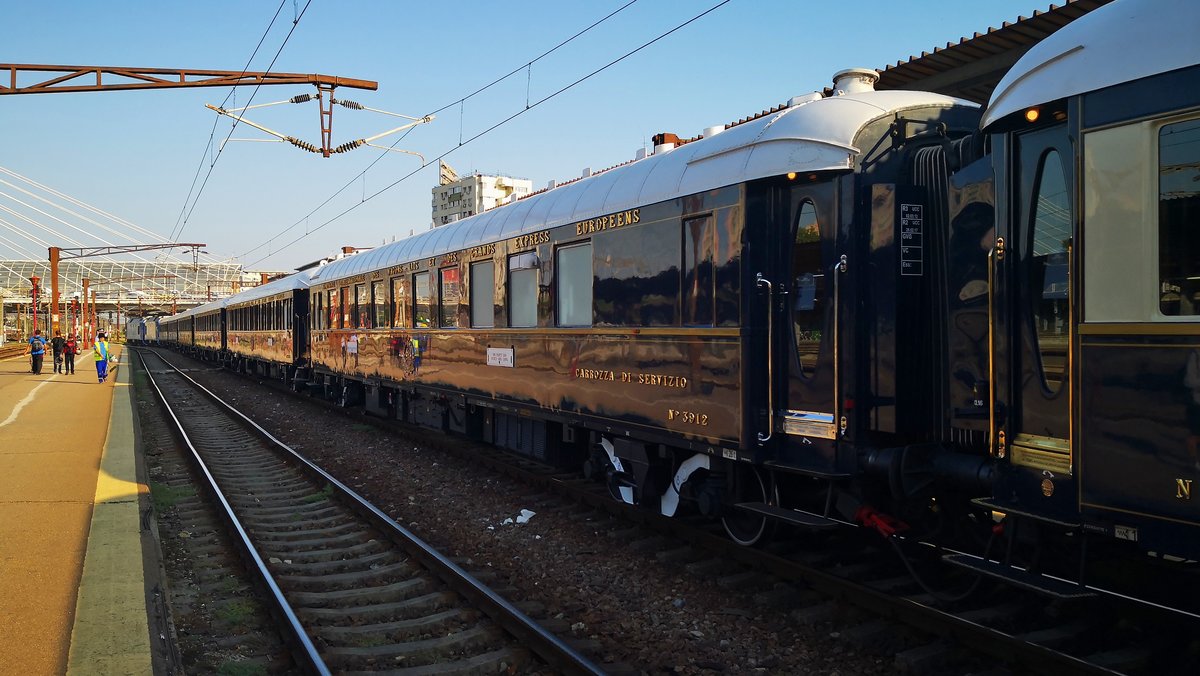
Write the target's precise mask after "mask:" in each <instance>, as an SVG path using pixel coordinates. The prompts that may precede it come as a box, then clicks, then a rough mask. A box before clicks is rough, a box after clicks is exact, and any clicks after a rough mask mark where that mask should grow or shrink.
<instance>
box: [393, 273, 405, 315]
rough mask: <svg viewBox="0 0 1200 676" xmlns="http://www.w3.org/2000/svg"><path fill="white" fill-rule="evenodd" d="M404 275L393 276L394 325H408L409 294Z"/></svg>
mask: <svg viewBox="0 0 1200 676" xmlns="http://www.w3.org/2000/svg"><path fill="white" fill-rule="evenodd" d="M406 291H407V290H406V289H405V287H404V278H403V277H393V278H392V326H408V294H407V293H406Z"/></svg>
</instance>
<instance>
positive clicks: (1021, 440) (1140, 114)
mask: <svg viewBox="0 0 1200 676" xmlns="http://www.w3.org/2000/svg"><path fill="white" fill-rule="evenodd" d="M1160 13H1161V14H1160ZM1165 14H1169V15H1170V16H1171V17H1172V18H1171V19H1170V21H1167V22H1164V21H1162V20H1161V19H1160V16H1162V15H1165ZM1197 26H1200V6H1196V5H1195V4H1194V3H1189V2H1182V1H1161V2H1150V1H1140V2H1139V1H1136V0H1122V1H1121V2H1117V3H1114V4H1113V5H1110V6H1106V7H1104V8H1102V9H1099V10H1097V11H1095V12H1093V13H1092V14H1089V15H1087V16H1085V17H1083V18H1081V19H1079V20H1077V21H1075V22H1073V23H1071V24H1069V25H1068V26H1066V27H1065V28H1063V29H1061V30H1060V31H1059V32H1057V33H1055V34H1054V35H1052V36H1050V37H1049V38H1047V39H1046V40H1044V41H1042V42H1041V43H1039V44H1038V45H1036V46H1035V47H1034V48H1033V49H1031V50H1030V51H1029V52H1028V54H1027V55H1026V56H1025V57H1023V58H1022V59H1021V60H1020V61H1019V62H1018V63H1017V64H1016V66H1015V67H1014V68H1013V69H1012V71H1011V72H1010V73H1009V74H1008V76H1006V78H1005V79H1004V80H1003V81H1002V82H1001V84H1000V86H999V87H998V88H997V89H996V91H995V95H994V98H993V100H992V102H991V104H990V106H989V108H988V109H987V110H986V111H982V117H981V111H980V110H979V109H978V108H977V107H976V106H974V105H972V104H969V103H967V102H964V101H960V100H956V99H952V98H948V97H944V96H940V95H936V94H930V93H926V92H902V91H875V90H874V88H873V86H872V85H873V82H874V80H875V79H876V78H877V75H876V73H875V72H874V71H869V70H849V71H843V72H841V73H839V74H837V76H835V83H834V87H833V90H832V92H831V93H828V94H826V95H823V94H821V93H814V94H810V95H807V96H802V97H797V98H795V99H792V100H791V101H789V102H788V104H787V105H785V106H781V107H779V108H777V109H774V110H770V111H766V112H764V113H763V114H761V115H759V116H757V117H754V118H752V119H750V120H748V121H745V122H742V123H740V124H737V125H730V126H727V127H714V128H712V129H708V130H706V131H705V133H704V134H703V136H701V137H698V138H696V139H691V140H686V141H680V140H678V139H676V138H674V137H672V136H670V135H660V136H658V137H656V139H655V147H654V152H653V153H652V154H650V155H649V156H647V157H644V158H639V159H638V160H636V161H633V162H630V163H627V164H624V165H621V166H618V167H615V168H612V169H610V170H607V171H604V172H600V173H598V174H595V175H592V176H590V177H586V178H583V179H580V180H577V181H574V182H571V183H569V184H566V185H562V186H559V187H557V188H554V189H552V190H548V191H544V192H542V193H538V194H535V195H533V196H530V197H528V198H525V199H522V200H519V201H517V202H515V203H513V204H510V205H507V206H504V207H501V208H498V209H494V210H491V211H488V212H486V213H483V214H479V215H476V216H473V217H470V218H466V219H463V220H461V221H458V222H455V223H452V224H450V225H447V226H444V227H439V228H436V229H434V230H431V231H429V232H426V233H422V234H421V235H418V236H415V237H411V238H408V239H405V240H402V241H399V242H396V243H394V244H390V245H387V246H384V247H381V248H378V249H374V250H372V251H370V252H366V253H362V254H359V255H355V256H352V257H348V258H344V259H342V260H339V261H336V262H333V263H330V264H328V265H325V266H323V267H321V268H319V269H317V270H316V271H315V272H313V273H311V276H304V277H301V276H298V275H297V276H293V277H289V278H286V279H285V280H279V281H278V282H274V283H272V284H270V285H267V286H265V287H260V288H259V289H254V290H251V291H247V292H244V293H243V294H239V295H235V296H233V297H232V298H229V299H226V300H224V301H220V302H219V303H214V304H209V305H208V306H201V307H200V308H197V309H196V310H193V311H189V312H188V313H183V314H181V315H178V316H176V317H174V318H170V319H169V320H164V321H163V324H162V327H161V329H160V338H163V339H166V338H167V337H168V336H169V337H170V340H173V341H175V342H178V343H181V344H184V345H187V346H190V347H191V348H193V349H197V350H199V351H201V352H204V353H207V354H209V355H211V356H214V357H220V358H223V359H227V360H236V361H237V362H238V363H239V364H240V365H241V367H242V368H243V369H246V370H254V371H256V372H258V373H261V374H264V375H272V376H276V377H281V378H287V379H291V380H292V381H293V382H296V383H299V384H302V385H307V386H309V387H312V388H313V389H314V390H319V391H320V392H322V393H324V394H325V395H326V396H330V397H334V398H337V399H339V400H340V401H341V402H342V403H344V404H346V405H352V404H353V405H357V404H359V403H361V404H363V405H364V406H365V407H366V408H367V409H368V410H370V411H372V412H374V413H377V414H380V415H386V416H390V417H397V418H400V419H403V420H407V421H410V422H413V423H416V424H421V425H426V426H430V427H434V428H437V429H443V430H450V431H454V432H458V433H461V434H464V435H466V436H469V437H471V438H473V439H479V440H483V441H486V442H489V443H493V444H496V445H499V446H502V447H505V448H508V449H511V450H513V451H515V452H518V453H522V454H525V455H529V456H532V457H536V458H539V459H542V460H545V461H548V462H552V463H555V464H558V465H562V466H566V467H574V468H578V469H580V470H582V471H584V472H585V473H587V474H589V475H590V476H593V477H596V478H599V479H601V480H603V481H605V482H606V483H607V484H608V486H609V489H610V491H611V493H612V495H613V497H614V498H616V499H618V500H622V501H625V502H628V503H631V504H637V505H641V506H644V507H646V508H647V509H652V510H654V511H657V512H661V513H663V514H667V515H674V514H676V513H677V512H678V511H679V510H680V509H682V508H684V507H683V505H685V504H686V505H687V509H694V510H698V511H700V512H702V513H704V514H708V515H711V516H714V517H719V518H721V519H722V521H723V523H724V525H725V528H726V530H727V532H728V533H729V535H730V536H731V537H732V538H733V539H734V540H736V541H738V542H740V543H742V544H746V545H752V544H755V543H757V542H759V541H760V540H762V539H763V538H764V537H765V536H766V535H767V534H768V533H769V532H770V531H771V529H772V526H774V525H776V524H779V523H788V524H792V525H794V526H798V527H801V528H807V529H825V528H837V527H842V526H844V525H852V524H863V525H868V526H872V527H875V528H877V529H879V530H881V531H882V532H884V533H892V532H894V531H895V530H897V529H899V530H906V529H907V530H909V532H911V533H912V534H914V535H916V536H919V537H922V538H935V539H938V540H939V541H940V542H942V543H944V544H949V545H950V546H952V547H956V548H959V549H963V550H970V549H971V546H969V545H967V544H965V543H966V542H970V541H972V538H971V536H970V535H969V533H970V532H974V533H975V534H977V535H979V536H980V538H981V539H982V538H986V537H987V534H988V533H990V532H992V530H993V525H994V522H995V521H996V520H1001V519H1002V520H1003V523H1004V526H1003V528H1004V529H1005V530H1006V531H1007V533H1006V534H1007V535H1008V537H1009V553H1010V556H1009V558H1008V559H1007V560H1006V561H1005V562H1004V563H1000V562H995V561H988V560H987V559H985V558H983V557H981V556H979V555H978V553H977V551H976V553H964V554H956V555H952V556H950V557H949V558H950V560H951V562H952V563H956V564H959V565H962V566H966V567H968V568H972V569H974V570H976V571H978V572H982V573H987V574H990V575H993V576H997V577H1005V578H1009V579H1018V578H1019V579H1020V580H1021V581H1022V583H1023V584H1025V585H1026V586H1032V587H1037V588H1040V589H1041V590H1042V591H1046V592H1049V593H1059V594H1062V593H1066V592H1065V591H1064V590H1074V591H1075V592H1078V591H1079V589H1081V588H1083V587H1082V586H1081V585H1083V584H1084V583H1085V582H1087V579H1086V572H1085V567H1084V565H1083V563H1085V562H1086V561H1088V558H1087V556H1088V555H1087V553H1086V543H1087V541H1088V540H1089V538H1091V539H1093V540H1094V539H1097V538H1100V539H1102V540H1103V541H1105V542H1109V543H1111V544H1112V545H1113V546H1114V548H1115V550H1116V551H1117V552H1118V553H1119V552H1121V551H1122V550H1121V547H1122V546H1124V547H1126V548H1129V549H1133V548H1135V547H1137V548H1140V549H1142V550H1146V551H1152V552H1155V553H1158V554H1166V555H1171V556H1174V557H1181V558H1187V559H1194V558H1200V538H1197V530H1196V529H1197V526H1198V525H1200V490H1197V491H1196V493H1197V494H1196V495H1195V496H1193V482H1194V481H1195V480H1196V479H1197V478H1198V475H1200V456H1198V452H1197V449H1198V448H1200V324H1198V323H1197V319H1198V317H1200V281H1197V280H1200V229H1197V227H1196V224H1197V223H1200V65H1198V64H1200V41H1196V40H1195V39H1194V36H1192V35H1191V34H1190V33H1189V31H1191V30H1193V29H1194V28H1195V27H1197ZM1131 36H1133V37H1131ZM1130 44H1133V45H1137V48H1136V49H1131V48H1129V46H1128V45H1130ZM289 280H290V281H289ZM1018 525H1020V526H1021V527H1022V533H1021V534H1020V535H1017V528H1016V526H1018ZM964 532H965V533H968V535H965V536H964V535H963V533H964ZM1121 541H1126V544H1124V545H1122V542H1121ZM1043 545H1053V546H1054V547H1056V548H1062V547H1063V546H1064V545H1065V546H1066V548H1067V549H1068V550H1069V551H1068V553H1067V554H1066V555H1065V556H1061V557H1059V558H1058V559H1057V563H1048V564H1045V565H1044V566H1042V567H1039V565H1037V564H1028V565H1026V566H1020V567H1017V566H1016V565H1015V564H1017V563H1018V559H1020V558H1021V556H1020V554H1021V553H1022V552H1028V551H1034V552H1040V551H1041V548H1042V546H1043ZM1033 560H1034V561H1035V562H1036V561H1038V560H1039V558H1038V555H1036V554H1035V555H1034V556H1033ZM1068 560H1069V561H1072V562H1073V563H1072V566H1074V567H1070V566H1068V567H1066V568H1064V567H1063V566H1062V564H1061V562H1062V561H1068ZM1056 566H1057V567H1056ZM1025 568H1028V570H1026V569H1025ZM1064 571H1065V572H1064ZM1034 573H1043V575H1041V576H1040V577H1037V576H1035V575H1033V574H1034Z"/></svg>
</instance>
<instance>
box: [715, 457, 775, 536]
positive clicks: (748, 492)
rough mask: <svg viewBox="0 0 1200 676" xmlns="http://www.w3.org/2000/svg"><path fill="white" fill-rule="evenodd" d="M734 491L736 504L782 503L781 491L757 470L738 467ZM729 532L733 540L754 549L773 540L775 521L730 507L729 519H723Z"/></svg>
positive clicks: (727, 510) (728, 508)
mask: <svg viewBox="0 0 1200 676" xmlns="http://www.w3.org/2000/svg"><path fill="white" fill-rule="evenodd" d="M734 472H736V475H735V476H734V488H733V492H732V498H733V500H732V503H734V504H736V503H739V502H764V503H767V504H769V505H778V504H779V492H778V490H777V489H776V487H775V485H774V484H773V483H772V482H771V481H770V477H766V478H764V477H763V473H762V472H760V471H759V470H758V469H757V468H755V467H745V466H741V467H736V468H735V469H734ZM721 523H722V525H724V526H725V532H726V533H727V534H728V535H729V537H730V539H732V540H733V541H734V542H736V543H738V544H739V545H742V546H743V547H753V546H755V545H759V544H762V543H765V542H766V541H768V540H770V539H771V536H772V535H773V534H774V532H775V522H774V521H772V520H770V519H768V518H767V517H765V516H762V515H758V514H752V513H750V512H747V511H745V510H741V509H738V508H736V507H733V506H732V504H731V505H729V506H727V508H726V513H725V516H724V517H722V518H721Z"/></svg>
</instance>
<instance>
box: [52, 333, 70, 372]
mask: <svg viewBox="0 0 1200 676" xmlns="http://www.w3.org/2000/svg"><path fill="white" fill-rule="evenodd" d="M66 344H67V341H66V340H64V339H63V337H62V331H55V332H54V337H53V338H51V339H50V349H51V350H53V352H54V372H55V373H62V370H63V346H64V345H66Z"/></svg>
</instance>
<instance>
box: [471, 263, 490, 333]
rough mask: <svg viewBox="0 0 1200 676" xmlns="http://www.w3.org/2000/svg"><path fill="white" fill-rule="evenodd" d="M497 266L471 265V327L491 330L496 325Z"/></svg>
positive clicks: (487, 264) (486, 264)
mask: <svg viewBox="0 0 1200 676" xmlns="http://www.w3.org/2000/svg"><path fill="white" fill-rule="evenodd" d="M495 271H496V264H495V263H493V262H492V261H483V262H482V263H474V264H472V265H471V298H470V300H471V326H473V327H475V328H487V329H490V328H492V327H493V326H495V325H496V281H495V275H496V272H495Z"/></svg>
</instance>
